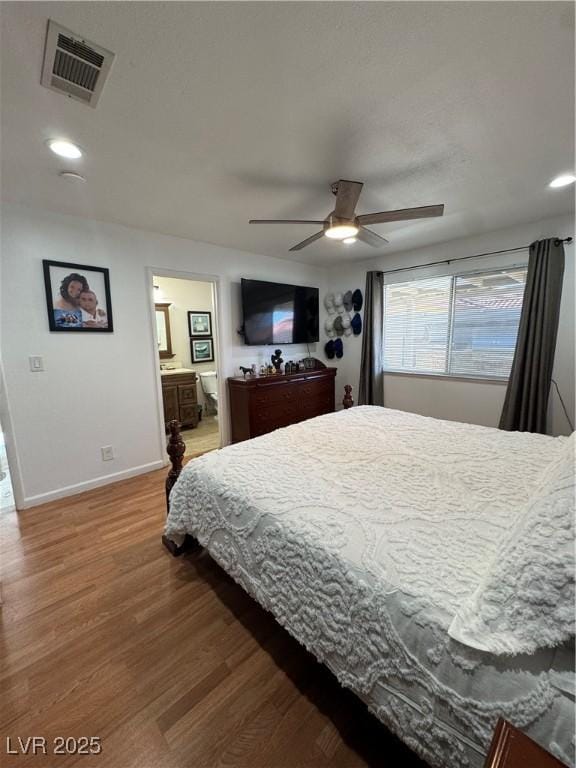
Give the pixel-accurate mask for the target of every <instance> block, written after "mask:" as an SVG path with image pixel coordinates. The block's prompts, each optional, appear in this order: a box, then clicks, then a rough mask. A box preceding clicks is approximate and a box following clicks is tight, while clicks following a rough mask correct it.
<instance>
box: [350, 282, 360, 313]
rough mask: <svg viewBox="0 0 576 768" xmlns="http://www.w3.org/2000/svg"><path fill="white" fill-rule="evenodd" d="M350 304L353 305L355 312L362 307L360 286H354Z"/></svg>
mask: <svg viewBox="0 0 576 768" xmlns="http://www.w3.org/2000/svg"><path fill="white" fill-rule="evenodd" d="M352 306H353V307H354V311H355V312H360V310H361V309H362V291H361V290H360V288H356V290H355V291H354V293H353V294H352Z"/></svg>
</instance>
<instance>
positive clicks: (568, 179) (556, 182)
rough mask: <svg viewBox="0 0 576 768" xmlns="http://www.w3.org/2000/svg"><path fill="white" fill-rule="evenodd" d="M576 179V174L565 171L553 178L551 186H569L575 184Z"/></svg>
mask: <svg viewBox="0 0 576 768" xmlns="http://www.w3.org/2000/svg"><path fill="white" fill-rule="evenodd" d="M575 181H576V176H573V175H572V174H571V173H565V174H563V175H562V176H556V178H555V179H552V181H551V182H550V184H549V185H548V186H549V187H553V188H554V189H556V188H557V187H567V186H568V185H569V184H574V182H575Z"/></svg>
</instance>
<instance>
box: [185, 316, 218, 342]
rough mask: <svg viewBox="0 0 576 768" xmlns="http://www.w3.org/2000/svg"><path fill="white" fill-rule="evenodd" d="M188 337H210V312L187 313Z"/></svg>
mask: <svg viewBox="0 0 576 768" xmlns="http://www.w3.org/2000/svg"><path fill="white" fill-rule="evenodd" d="M188 335H189V336H212V313H211V312H188Z"/></svg>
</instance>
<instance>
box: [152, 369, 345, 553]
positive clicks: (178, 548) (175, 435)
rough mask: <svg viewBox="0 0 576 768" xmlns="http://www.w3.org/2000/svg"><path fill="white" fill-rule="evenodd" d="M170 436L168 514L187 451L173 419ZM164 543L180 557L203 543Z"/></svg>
mask: <svg viewBox="0 0 576 768" xmlns="http://www.w3.org/2000/svg"><path fill="white" fill-rule="evenodd" d="M342 405H343V406H344V408H352V406H353V405H354V400H353V399H352V387H351V386H350V384H346V386H345V387H344V398H343V400H342ZM169 431H170V436H169V438H168V444H167V446H166V452H167V453H168V456H169V458H170V465H171V466H170V471H169V472H168V477H167V478H166V514H168V513H169V512H170V491H171V490H172V488H173V487H174V484H175V482H176V480H178V477H179V476H180V472H182V460H183V459H184V453H185V451H186V445H185V444H184V440H182V436H181V434H180V423H179V422H178V421H176V420H174V421H171V422H170V424H169ZM162 543H163V544H164V546H165V547H166V549H167V550H168V551H169V552H170V554H171V555H173V556H174V557H180V555H183V554H185V553H186V552H193V551H194V550H195V549H201V545H200V544H199V543H198V542H197V541H196V539H195V538H194V537H193V536H190V535H189V534H188V533H187V534H186V535H185V537H184V541H183V542H182V544H180V545H178V544H175V543H174V542H173V541H171V540H170V539H168V538H166V536H162Z"/></svg>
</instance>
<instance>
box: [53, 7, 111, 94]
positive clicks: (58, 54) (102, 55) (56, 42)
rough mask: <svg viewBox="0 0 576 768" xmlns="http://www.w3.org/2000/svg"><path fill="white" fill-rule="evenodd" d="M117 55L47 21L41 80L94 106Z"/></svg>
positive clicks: (54, 88)
mask: <svg viewBox="0 0 576 768" xmlns="http://www.w3.org/2000/svg"><path fill="white" fill-rule="evenodd" d="M113 60H114V54H113V53H112V52H111V51H107V50H106V49H105V48H101V47H100V46H99V45H95V44H94V43H91V42H90V41H89V40H84V39H82V38H80V37H79V36H78V35H76V34H74V32H71V31H70V30H69V29H66V28H65V27H61V26H60V25H59V24H56V23H55V22H54V21H48V30H47V33H46V48H45V50H44V64H43V66H42V80H41V83H42V85H44V86H45V87H46V88H51V89H52V90H53V91H59V92H60V93H64V94H66V96H68V97H70V98H71V99H76V100H77V101H81V102H83V103H84V104H89V105H90V106H91V107H95V106H96V104H97V103H98V99H99V98H100V94H101V93H102V88H104V83H105V81H106V78H107V76H108V73H109V71H110V67H111V66H112V61H113Z"/></svg>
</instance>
